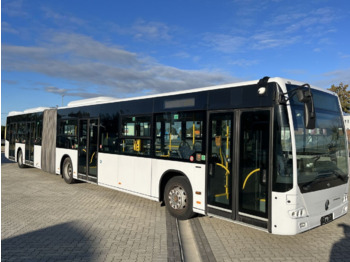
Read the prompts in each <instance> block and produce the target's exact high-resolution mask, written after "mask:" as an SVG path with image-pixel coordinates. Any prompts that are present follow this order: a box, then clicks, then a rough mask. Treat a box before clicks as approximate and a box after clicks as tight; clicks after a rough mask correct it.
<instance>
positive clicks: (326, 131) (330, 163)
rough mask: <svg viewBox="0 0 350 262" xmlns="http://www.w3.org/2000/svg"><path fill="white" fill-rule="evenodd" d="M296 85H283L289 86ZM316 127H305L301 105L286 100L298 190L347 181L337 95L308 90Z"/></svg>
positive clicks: (342, 126)
mask: <svg viewBox="0 0 350 262" xmlns="http://www.w3.org/2000/svg"><path fill="white" fill-rule="evenodd" d="M296 87H297V86H293V85H287V89H288V91H289V90H292V89H294V88H296ZM312 94H313V98H314V105H315V112H316V127H315V128H314V129H305V126H304V106H303V104H302V103H300V102H299V101H298V99H297V98H296V97H293V98H292V99H291V100H290V103H291V109H292V115H293V122H294V133H295V142H296V155H297V173H298V184H299V188H300V191H301V192H302V193H307V192H312V191H317V190H322V189H326V188H330V187H334V186H338V185H341V184H345V183H347V181H348V161H347V160H348V157H347V150H346V146H347V145H346V138H345V135H346V133H345V128H344V123H343V119H342V116H341V114H342V112H341V110H340V108H339V102H338V98H337V97H336V96H334V95H332V94H329V93H325V92H321V91H318V90H312Z"/></svg>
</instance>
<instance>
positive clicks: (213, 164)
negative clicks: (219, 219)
mask: <svg viewBox="0 0 350 262" xmlns="http://www.w3.org/2000/svg"><path fill="white" fill-rule="evenodd" d="M232 120H233V115H232V113H218V114H212V115H211V116H210V127H209V128H210V134H209V175H208V204H210V205H214V206H219V207H223V208H227V209H232V199H231V193H232V174H231V172H232V171H231V170H232V159H231V158H232V156H231V153H232V152H231V147H232Z"/></svg>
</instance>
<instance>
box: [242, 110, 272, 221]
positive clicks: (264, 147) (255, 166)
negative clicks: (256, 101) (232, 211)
mask: <svg viewBox="0 0 350 262" xmlns="http://www.w3.org/2000/svg"><path fill="white" fill-rule="evenodd" d="M240 122H241V123H240V129H241V133H240V161H239V163H240V168H239V185H240V187H239V188H240V189H239V190H240V193H239V211H240V212H244V213H248V214H252V215H256V216H262V217H267V203H268V201H267V196H268V194H267V186H268V182H267V178H268V172H269V170H268V169H269V161H268V160H269V139H270V135H269V129H270V111H268V110H264V111H262V110H261V111H249V112H243V113H242V114H241V120H240Z"/></svg>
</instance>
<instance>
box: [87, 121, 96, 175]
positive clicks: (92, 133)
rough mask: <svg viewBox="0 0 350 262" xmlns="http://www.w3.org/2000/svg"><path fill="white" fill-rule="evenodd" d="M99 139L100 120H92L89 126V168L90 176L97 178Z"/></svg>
mask: <svg viewBox="0 0 350 262" xmlns="http://www.w3.org/2000/svg"><path fill="white" fill-rule="evenodd" d="M97 138H98V120H97V119H94V120H90V125H89V154H88V161H89V162H88V166H89V176H93V177H96V176H97V149H98V145H97Z"/></svg>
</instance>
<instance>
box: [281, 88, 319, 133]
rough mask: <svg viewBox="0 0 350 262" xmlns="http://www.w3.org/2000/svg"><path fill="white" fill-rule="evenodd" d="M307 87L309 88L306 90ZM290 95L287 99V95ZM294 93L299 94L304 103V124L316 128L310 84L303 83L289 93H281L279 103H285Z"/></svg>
mask: <svg viewBox="0 0 350 262" xmlns="http://www.w3.org/2000/svg"><path fill="white" fill-rule="evenodd" d="M305 87H306V88H308V89H307V90H305ZM287 94H288V95H289V97H288V98H287V99H286V98H285V95H287ZM294 95H297V96H298V101H299V102H301V103H304V125H305V128H306V129H314V128H315V126H316V113H315V107H314V99H313V96H312V93H311V88H310V85H309V84H303V85H301V86H300V87H298V88H296V89H293V90H291V91H289V92H287V93H282V94H280V95H279V103H281V104H285V103H286V102H287V101H288V100H290V99H291V98H292V97H293V96H294Z"/></svg>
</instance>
